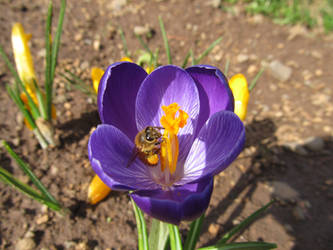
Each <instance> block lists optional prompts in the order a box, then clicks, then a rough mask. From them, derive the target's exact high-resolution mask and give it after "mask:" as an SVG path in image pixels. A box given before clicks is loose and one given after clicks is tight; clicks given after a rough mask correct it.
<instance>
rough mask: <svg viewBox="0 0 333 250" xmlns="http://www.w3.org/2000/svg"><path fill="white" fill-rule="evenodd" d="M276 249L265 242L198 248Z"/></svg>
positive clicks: (234, 249)
mask: <svg viewBox="0 0 333 250" xmlns="http://www.w3.org/2000/svg"><path fill="white" fill-rule="evenodd" d="M274 248H277V245H276V244H274V243H267V242H237V243H229V244H222V245H218V246H209V247H203V248H199V249H198V250H268V249H274Z"/></svg>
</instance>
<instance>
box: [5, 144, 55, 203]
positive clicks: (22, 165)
mask: <svg viewBox="0 0 333 250" xmlns="http://www.w3.org/2000/svg"><path fill="white" fill-rule="evenodd" d="M2 144H3V145H4V146H5V149H6V150H7V152H8V153H9V154H10V156H11V157H13V158H14V160H15V161H16V162H17V164H18V165H19V167H20V168H21V169H22V170H23V171H24V173H25V174H27V175H28V176H29V178H30V179H31V181H32V182H33V183H34V184H35V185H36V187H37V188H38V189H39V190H40V191H41V193H42V194H43V196H44V197H45V198H46V199H48V200H49V201H50V202H53V203H56V204H58V205H59V203H58V201H57V200H56V199H55V198H54V197H53V196H52V195H51V194H50V193H49V191H48V190H47V189H46V188H45V186H44V185H43V184H42V183H41V182H40V180H39V179H38V178H37V176H36V175H35V174H34V173H33V172H32V171H31V169H30V168H29V166H28V164H26V163H25V162H24V161H23V160H22V159H21V158H20V157H19V156H18V155H17V154H16V153H15V152H14V151H13V150H12V148H11V147H10V146H9V145H8V143H7V142H5V141H2ZM59 206H60V205H59Z"/></svg>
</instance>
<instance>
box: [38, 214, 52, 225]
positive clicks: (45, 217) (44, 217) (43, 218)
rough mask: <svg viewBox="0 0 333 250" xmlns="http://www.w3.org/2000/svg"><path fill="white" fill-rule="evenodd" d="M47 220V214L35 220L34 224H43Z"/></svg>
mask: <svg viewBox="0 0 333 250" xmlns="http://www.w3.org/2000/svg"><path fill="white" fill-rule="evenodd" d="M48 220H49V216H48V215H47V214H44V215H42V216H41V217H39V218H37V220H36V223H37V225H40V224H43V223H45V222H47V221H48Z"/></svg>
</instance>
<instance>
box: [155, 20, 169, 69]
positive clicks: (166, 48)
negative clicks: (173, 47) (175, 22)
mask: <svg viewBox="0 0 333 250" xmlns="http://www.w3.org/2000/svg"><path fill="white" fill-rule="evenodd" d="M158 21H159V22H160V28H161V32H162V37H163V41H164V47H165V52H166V54H167V57H168V64H172V58H171V54H170V47H169V42H168V37H167V35H166V32H165V28H164V23H163V20H162V17H161V16H159V17H158Z"/></svg>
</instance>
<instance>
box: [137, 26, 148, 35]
mask: <svg viewBox="0 0 333 250" xmlns="http://www.w3.org/2000/svg"><path fill="white" fill-rule="evenodd" d="M149 32H150V28H149V27H148V26H147V25H146V26H135V27H134V34H135V35H137V36H146V35H148V34H149Z"/></svg>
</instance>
